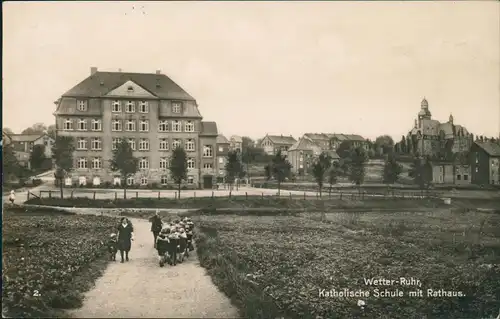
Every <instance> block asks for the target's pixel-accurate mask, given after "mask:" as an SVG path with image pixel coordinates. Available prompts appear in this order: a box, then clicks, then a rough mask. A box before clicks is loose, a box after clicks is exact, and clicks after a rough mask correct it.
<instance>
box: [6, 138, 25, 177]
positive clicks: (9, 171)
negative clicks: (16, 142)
mask: <svg viewBox="0 0 500 319" xmlns="http://www.w3.org/2000/svg"><path fill="white" fill-rule="evenodd" d="M2 153H3V154H2V156H3V159H2V162H3V169H2V182H6V181H9V180H11V179H12V178H13V177H18V176H19V172H20V170H21V167H20V165H19V162H18V161H17V158H16V154H15V152H14V148H13V147H12V145H11V144H7V145H3V147H2Z"/></svg>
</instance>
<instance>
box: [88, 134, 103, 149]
mask: <svg viewBox="0 0 500 319" xmlns="http://www.w3.org/2000/svg"><path fill="white" fill-rule="evenodd" d="M90 145H91V147H92V149H93V150H100V149H102V142H101V139H100V138H98V137H94V138H93V139H92V143H91V144H90Z"/></svg>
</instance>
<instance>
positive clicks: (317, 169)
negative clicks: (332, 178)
mask: <svg viewBox="0 0 500 319" xmlns="http://www.w3.org/2000/svg"><path fill="white" fill-rule="evenodd" d="M331 165H332V158H331V156H330V155H328V154H326V153H325V152H323V153H321V154H320V155H319V157H318V159H317V160H316V161H314V163H313V165H312V174H313V176H314V179H315V180H316V183H317V184H318V189H319V197H321V194H322V192H321V191H322V189H323V182H324V180H325V175H326V173H327V172H328V170H329V169H330V167H331Z"/></svg>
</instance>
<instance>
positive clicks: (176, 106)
mask: <svg viewBox="0 0 500 319" xmlns="http://www.w3.org/2000/svg"><path fill="white" fill-rule="evenodd" d="M172 112H173V113H180V112H181V103H180V102H172Z"/></svg>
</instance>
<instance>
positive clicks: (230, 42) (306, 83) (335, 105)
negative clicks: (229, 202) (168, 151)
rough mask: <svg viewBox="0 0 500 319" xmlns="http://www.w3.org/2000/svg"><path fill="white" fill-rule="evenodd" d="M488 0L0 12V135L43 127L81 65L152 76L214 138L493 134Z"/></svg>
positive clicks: (497, 68) (495, 42)
mask: <svg viewBox="0 0 500 319" xmlns="http://www.w3.org/2000/svg"><path fill="white" fill-rule="evenodd" d="M499 17H500V3H499V2H496V1H491V2H486V1H478V2H445V1H442V2H430V1H429V2H414V1H411V2H406V3H404V2H379V1H376V2H344V1H339V2H308V3H303V2H247V3H244V2H188V1H186V2H170V3H169V2H136V3H133V2H127V3H117V2H110V3H106V2H100V3H92V2H81V3H71V2H25V3H22V2H21V3H17V2H7V3H5V2H4V3H3V19H4V20H3V27H4V29H3V53H4V55H3V59H4V60H3V80H4V81H3V125H4V126H6V127H9V128H11V129H13V130H14V131H15V132H20V131H21V130H22V129H24V128H26V127H28V126H30V125H32V124H34V123H36V122H44V123H46V124H53V123H54V117H53V115H52V113H53V111H54V110H55V105H54V104H53V101H55V100H56V99H57V98H59V97H60V95H61V94H63V93H64V92H66V91H67V90H69V89H70V88H71V87H73V86H74V85H76V84H77V83H78V82H80V81H82V80H83V79H84V78H86V77H87V76H89V75H90V67H91V66H96V67H98V68H99V69H100V70H105V71H116V70H118V69H119V68H121V69H122V70H123V71H129V72H151V73H154V72H155V70H157V69H160V70H162V72H163V73H165V74H167V75H168V76H170V77H171V78H172V79H173V80H174V81H175V82H177V83H178V84H179V85H180V86H182V87H183V88H184V89H185V90H186V91H187V92H189V93H190V94H191V95H193V96H194V97H195V98H196V99H197V101H198V104H199V106H200V112H201V113H202V115H203V116H204V119H205V120H208V121H216V122H217V124H218V127H219V132H221V133H223V134H225V135H227V136H229V135H232V134H237V135H248V136H250V137H253V138H257V137H263V136H264V135H265V134H266V133H270V134H284V135H285V134H286V135H289V134H292V135H293V136H295V137H298V136H300V135H302V134H303V133H305V132H334V133H356V134H360V135H363V136H365V137H367V138H375V137H376V136H378V135H381V134H389V135H391V136H393V137H395V138H397V139H398V140H399V139H400V138H401V135H402V134H406V133H407V132H408V130H410V129H411V128H412V126H413V121H414V119H415V116H416V114H417V112H418V111H419V109H420V101H421V100H422V98H423V97H424V96H425V97H426V98H427V100H428V101H429V107H430V110H431V112H432V115H433V117H434V118H436V119H438V120H441V121H443V122H444V121H447V120H448V116H449V114H450V112H451V113H453V116H454V118H455V123H457V124H461V125H464V126H466V127H467V128H468V129H469V131H472V132H473V133H475V134H477V135H487V136H498V135H499V130H500V19H499Z"/></svg>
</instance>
